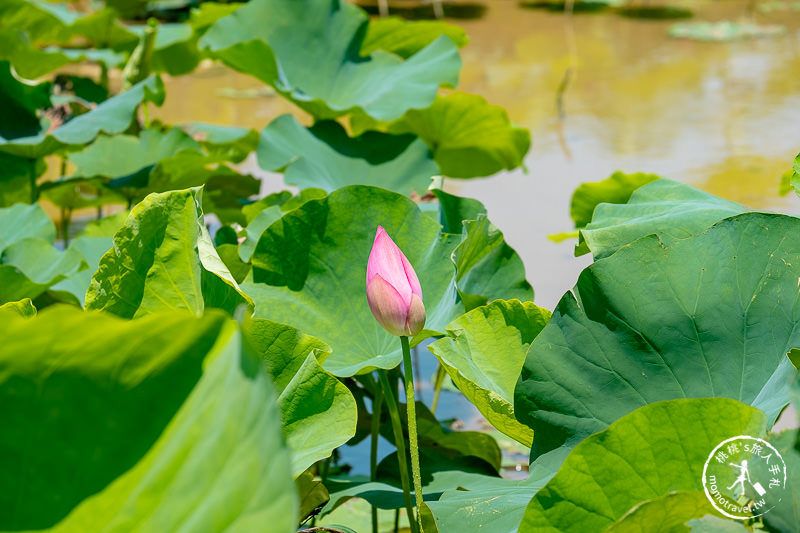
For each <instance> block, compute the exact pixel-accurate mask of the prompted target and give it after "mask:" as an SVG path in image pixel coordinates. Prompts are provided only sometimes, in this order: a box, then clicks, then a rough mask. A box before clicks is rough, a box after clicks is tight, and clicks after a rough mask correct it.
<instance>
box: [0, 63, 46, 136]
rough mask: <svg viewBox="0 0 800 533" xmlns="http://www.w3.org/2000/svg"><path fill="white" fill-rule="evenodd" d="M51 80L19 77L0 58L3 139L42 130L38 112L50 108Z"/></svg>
mask: <svg viewBox="0 0 800 533" xmlns="http://www.w3.org/2000/svg"><path fill="white" fill-rule="evenodd" d="M52 89H53V84H52V83H50V82H42V83H38V84H37V83H28V82H25V81H23V80H20V79H18V78H17V77H16V76H15V75H14V73H13V72H12V70H11V64H10V63H9V62H8V61H0V98H2V99H3V105H2V106H0V142H3V141H4V140H5V139H14V138H17V137H27V136H29V135H36V134H38V133H39V131H41V129H42V125H41V123H40V122H39V117H38V115H37V111H38V110H39V109H44V108H48V107H51V105H52V103H51V101H50V92H51V91H52Z"/></svg>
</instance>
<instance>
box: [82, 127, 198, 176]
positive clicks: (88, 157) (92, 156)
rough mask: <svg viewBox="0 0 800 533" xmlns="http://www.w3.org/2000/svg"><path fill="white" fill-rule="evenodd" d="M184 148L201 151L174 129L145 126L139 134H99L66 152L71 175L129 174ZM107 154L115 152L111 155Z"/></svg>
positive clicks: (193, 141)
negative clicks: (69, 152) (70, 165)
mask: <svg viewBox="0 0 800 533" xmlns="http://www.w3.org/2000/svg"><path fill="white" fill-rule="evenodd" d="M183 151H189V152H200V145H199V144H198V143H197V142H196V141H195V140H194V139H192V138H191V137H190V136H189V135H188V134H186V133H184V132H183V131H181V130H180V129H177V128H170V129H168V130H166V131H162V130H161V129H157V128H151V129H145V130H142V132H141V133H140V134H139V135H138V136H133V135H124V134H123V135H114V136H107V135H100V136H99V137H98V138H97V139H96V140H95V141H94V142H93V143H92V144H91V145H89V146H87V147H86V148H84V149H83V150H81V151H80V152H74V153H71V154H69V156H68V161H69V162H70V163H72V164H73V165H75V172H74V173H73V174H72V176H70V177H75V178H92V177H103V178H119V177H123V176H128V175H130V174H134V173H136V172H137V171H140V170H142V169H143V168H145V167H148V166H152V165H155V164H156V163H158V162H159V161H161V160H162V159H167V158H169V157H173V156H176V155H177V154H179V153H180V152H183ZM108 154H115V155H114V157H113V158H110V157H108Z"/></svg>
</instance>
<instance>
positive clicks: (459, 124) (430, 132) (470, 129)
mask: <svg viewBox="0 0 800 533" xmlns="http://www.w3.org/2000/svg"><path fill="white" fill-rule="evenodd" d="M389 131H390V132H392V133H414V134H415V135H418V136H419V137H420V138H421V139H422V140H423V141H425V142H426V143H427V145H428V147H429V148H430V149H431V150H432V151H433V159H434V161H436V164H438V165H439V168H441V169H442V174H443V175H445V176H449V177H451V178H475V177H481V176H489V175H491V174H494V173H496V172H500V171H501V170H510V169H513V168H517V167H518V166H520V165H522V160H523V158H524V157H525V154H526V153H527V152H528V148H529V147H530V144H531V136H530V133H529V132H528V130H526V129H525V128H521V127H517V126H514V125H513V124H512V123H511V122H510V121H509V119H508V115H507V114H506V111H505V109H503V108H502V107H498V106H493V105H490V104H489V103H487V102H486V100H485V99H484V98H483V97H481V96H477V95H474V94H467V93H453V94H450V95H448V96H438V97H437V98H436V100H435V101H434V102H433V104H432V105H431V106H430V107H427V108H423V109H419V108H415V109H410V110H408V112H406V114H405V116H403V118H401V119H400V120H398V121H397V122H395V123H393V124H391V125H390V126H389Z"/></svg>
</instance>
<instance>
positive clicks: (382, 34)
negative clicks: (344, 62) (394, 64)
mask: <svg viewBox="0 0 800 533" xmlns="http://www.w3.org/2000/svg"><path fill="white" fill-rule="evenodd" d="M440 35H447V36H448V37H449V38H450V40H451V41H453V42H454V43H455V44H456V45H457V46H458V47H459V48H461V47H464V46H466V44H467V43H468V42H469V37H467V33H466V32H465V31H464V30H463V28H460V27H459V26H456V25H455V24H448V23H447V22H442V21H440V20H419V21H414V22H408V21H405V20H403V19H401V18H398V17H381V18H377V19H372V20H370V22H369V26H367V34H366V36H365V37H364V40H363V41H361V49H360V50H359V53H360V54H361V55H362V56H365V57H369V56H370V55H371V54H372V53H373V52H375V51H376V50H385V51H387V52H391V53H393V54H397V55H399V56H400V57H402V58H404V59H408V58H409V57H411V56H413V55H414V54H416V53H417V52H419V51H420V50H422V49H423V48H425V47H426V46H428V45H429V44H431V43H432V42H433V41H435V40H436V39H437V38H438V37H439V36H440Z"/></svg>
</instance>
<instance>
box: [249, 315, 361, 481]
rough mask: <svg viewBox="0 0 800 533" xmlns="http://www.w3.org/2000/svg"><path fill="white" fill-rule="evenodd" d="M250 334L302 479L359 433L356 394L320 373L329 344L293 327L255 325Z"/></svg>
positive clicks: (295, 471)
mask: <svg viewBox="0 0 800 533" xmlns="http://www.w3.org/2000/svg"><path fill="white" fill-rule="evenodd" d="M245 331H246V333H247V335H248V337H249V339H250V341H251V343H252V345H253V347H254V348H255V349H256V352H257V353H258V354H259V355H260V356H261V359H262V360H263V361H264V365H265V366H266V368H267V372H268V374H269V375H270V376H271V377H272V379H273V382H274V383H275V386H276V387H277V390H278V406H279V408H280V412H281V423H282V426H283V434H284V437H285V438H286V444H287V445H288V447H289V450H291V452H292V474H293V475H294V476H295V477H296V476H299V475H300V474H301V473H303V471H304V470H306V469H307V468H308V467H310V466H311V465H313V464H314V463H315V462H316V461H318V460H320V459H324V458H326V457H328V456H330V454H331V452H332V451H333V450H334V449H335V448H338V447H339V446H341V445H343V444H344V443H345V442H347V441H348V440H350V438H351V437H352V436H353V435H355V433H356V420H357V419H358V411H357V410H356V401H355V399H354V398H353V395H352V394H351V393H350V390H349V389H348V388H347V387H346V386H345V385H344V384H343V383H342V382H340V381H339V380H338V379H336V377H334V376H333V375H332V374H330V373H328V372H326V371H325V370H323V369H322V367H320V363H319V361H318V359H319V360H324V359H325V357H327V355H328V354H329V353H330V348H329V347H328V346H327V345H325V343H323V342H321V341H319V340H318V339H315V338H314V337H311V336H310V335H304V334H303V333H301V332H299V331H297V330H296V329H295V328H293V327H291V326H287V325H284V324H277V323H275V322H270V321H268V320H260V319H253V320H251V321H249V322H248V323H246V325H245Z"/></svg>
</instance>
